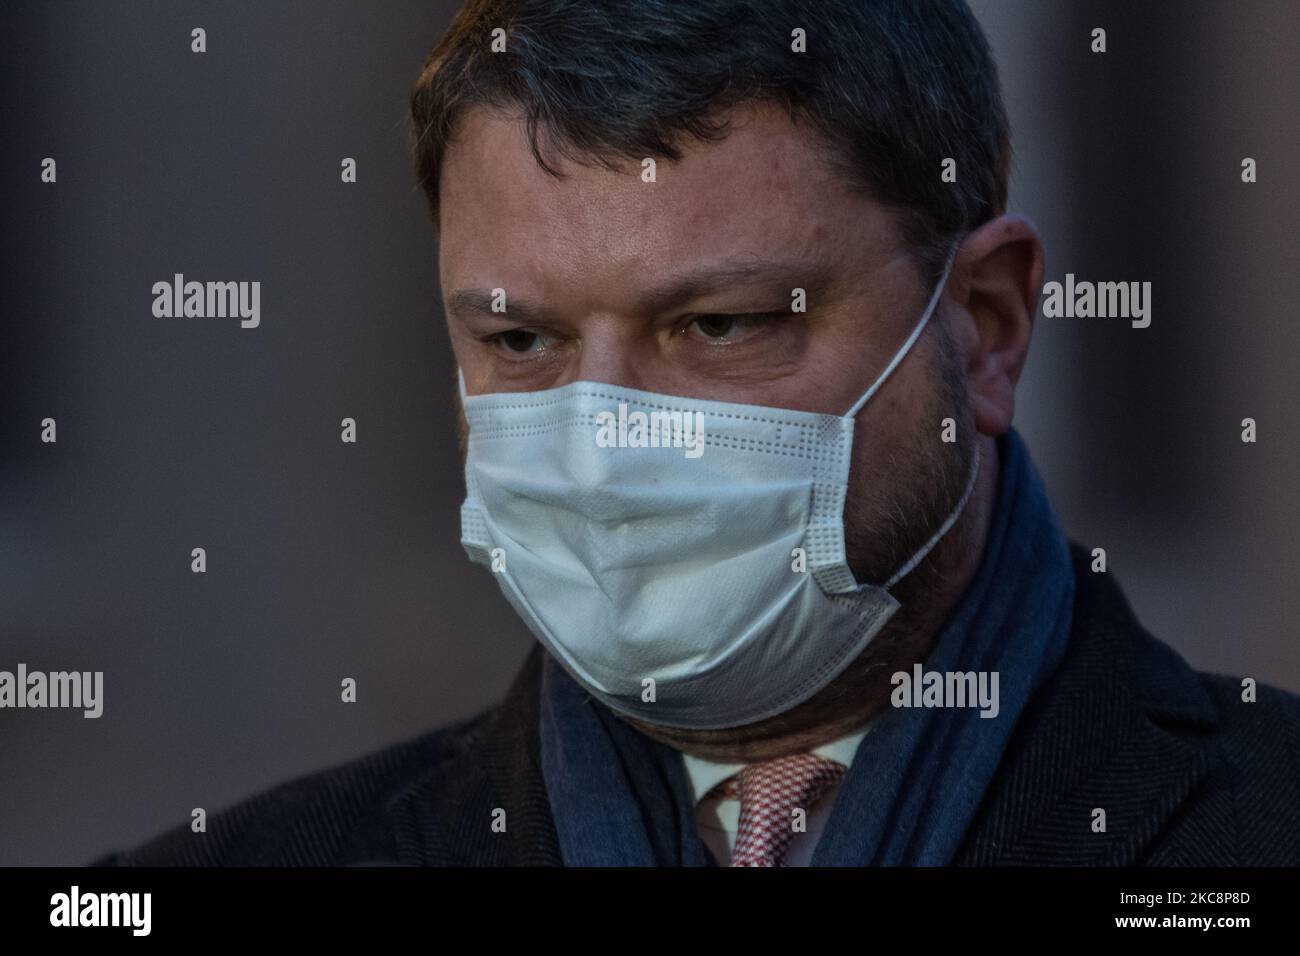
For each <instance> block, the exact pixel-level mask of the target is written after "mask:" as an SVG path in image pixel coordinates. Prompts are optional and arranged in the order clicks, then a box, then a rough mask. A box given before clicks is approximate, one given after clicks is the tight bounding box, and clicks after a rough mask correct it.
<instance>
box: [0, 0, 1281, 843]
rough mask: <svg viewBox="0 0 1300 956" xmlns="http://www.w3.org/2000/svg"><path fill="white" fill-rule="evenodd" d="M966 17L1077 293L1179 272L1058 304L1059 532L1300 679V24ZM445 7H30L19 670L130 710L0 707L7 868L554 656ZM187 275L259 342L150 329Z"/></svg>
mask: <svg viewBox="0 0 1300 956" xmlns="http://www.w3.org/2000/svg"><path fill="white" fill-rule="evenodd" d="M973 5H974V6H975V9H976V12H977V13H978V14H979V15H980V17H981V19H982V20H983V22H984V24H985V27H986V30H987V31H988V34H989V36H990V39H991V41H992V43H993V46H994V48H995V51H996V54H997V57H998V60H999V63H1000V67H1001V71H1002V77H1003V84H1004V89H1005V94H1006V98H1007V102H1008V106H1009V109H1010V112H1011V117H1012V122H1013V127H1014V143H1015V148H1016V156H1017V158H1016V164H1015V170H1014V178H1013V190H1012V196H1013V202H1012V206H1013V208H1015V209H1017V210H1019V211H1021V212H1024V213H1025V214H1027V215H1029V216H1030V217H1031V218H1032V219H1034V220H1035V221H1036V222H1037V224H1038V226H1039V227H1040V229H1041V230H1042V232H1043V235H1044V239H1045V241H1046V245H1047V248H1048V275H1047V278H1048V279H1057V280H1060V279H1063V278H1064V275H1065V273H1066V272H1073V273H1074V274H1075V275H1076V276H1077V277H1078V278H1080V279H1093V280H1125V281H1129V280H1133V281H1150V282H1152V283H1153V292H1152V301H1153V321H1152V324H1151V327H1150V328H1147V329H1141V330H1139V329H1133V328H1131V327H1130V325H1129V323H1128V322H1127V321H1126V320H1116V319H1054V320H1053V319H1044V318H1040V320H1039V325H1038V328H1037V331H1036V333H1035V342H1034V345H1033V349H1032V352H1031V360H1030V364H1029V368H1028V371H1027V375H1026V379H1025V381H1024V382H1023V386H1022V389H1021V393H1020V396H1021V400H1020V405H1019V409H1018V415H1017V424H1018V426H1019V427H1020V429H1021V430H1022V432H1023V434H1024V435H1025V436H1026V438H1027V440H1028V442H1029V446H1030V448H1031V450H1032V452H1033V454H1034V456H1035V458H1036V460H1037V462H1038V464H1039V466H1040V468H1041V469H1042V471H1043V473H1044V476H1045V478H1046V480H1047V483H1048V486H1049V488H1050V490H1051V492H1052V494H1053V496H1054V500H1055V502H1056V505H1057V508H1058V510H1059V511H1060V513H1061V515H1062V518H1063V520H1064V522H1065V524H1066V527H1067V529H1068V530H1069V531H1070V533H1071V534H1072V536H1073V537H1074V538H1076V539H1077V540H1079V541H1081V542H1084V543H1087V544H1089V545H1099V546H1103V547H1105V548H1106V549H1107V552H1108V554H1109V557H1110V567H1111V571H1112V573H1114V574H1115V575H1116V576H1117V577H1118V579H1119V581H1120V583H1121V584H1122V585H1123V586H1124V587H1125V588H1126V589H1127V592H1128V594H1129V597H1130V600H1131V601H1132V603H1133V605H1134V606H1135V609H1136V610H1137V612H1138V614H1139V616H1140V617H1141V618H1142V620H1143V621H1144V623H1145V624H1146V625H1147V627H1148V628H1149V629H1150V630H1152V631H1153V632H1154V633H1155V634H1157V635H1158V636H1160V637H1162V638H1163V639H1165V640H1166V641H1168V642H1170V643H1171V644H1173V645H1174V646H1175V647H1176V648H1178V649H1179V650H1180V651H1181V652H1182V653H1183V654H1184V655H1185V656H1186V657H1187V658H1188V659H1189V660H1190V661H1191V662H1192V663H1193V664H1194V665H1195V666H1197V667H1199V668H1203V669H1207V670H1211V671H1218V672H1225V673H1235V674H1245V675H1250V676H1254V677H1256V678H1258V679H1260V680H1261V681H1265V682H1270V683H1275V684H1279V685H1281V686H1283V687H1287V688H1290V689H1292V690H1300V649H1298V648H1297V644H1296V635H1297V621H1298V619H1300V615H1298V612H1297V596H1296V592H1297V578H1298V576H1297V573H1296V570H1297V564H1298V559H1300V544H1298V543H1297V539H1298V538H1300V533H1298V532H1300V500H1298V498H1297V494H1296V491H1297V488H1300V418H1298V416H1297V414H1296V410H1295V407H1294V402H1295V400H1296V397H1297V394H1298V392H1297V389H1296V387H1295V380H1296V376H1295V369H1296V367H1297V352H1298V351H1300V331H1297V325H1296V309H1295V304H1296V302H1297V300H1298V299H1300V271H1298V270H1297V233H1296V224H1297V222H1300V216H1298V215H1297V213H1298V212H1300V208H1298V206H1300V200H1298V198H1297V191H1296V179H1297V172H1298V170H1297V166H1296V157H1297V155H1300V136H1298V134H1297V129H1298V128H1300V127H1298V126H1297V123H1296V122H1295V117H1296V116H1297V115H1300V84H1296V83H1295V77H1296V76H1297V75H1300V62H1298V61H1300V49H1298V47H1297V44H1296V43H1295V37H1297V36H1300V5H1297V4H1296V3H1278V2H1273V0H1250V2H1236V3H1232V4H1224V3H1215V2H1182V3H1172V2H1154V0H1153V2H1143V3H1136V4H1135V3H1132V2H1129V0H1123V2H1119V0H1117V2H1102V3H1075V2H1069V0H988V2H976V3H974V4H973ZM454 6H455V5H454V4H452V3H447V2H409V0H402V2H395V0H388V2H384V3H373V2H364V3H363V2H361V0H347V2H345V0H328V2H312V3H306V2H294V3H276V4H254V3H223V4H220V5H208V4H196V3H186V2H132V3H124V2H118V3H93V4H92V3H78V4H71V3H48V4H47V3H39V4H37V3H30V4H13V3H7V4H6V5H5V9H4V13H3V15H2V16H3V25H4V34H5V55H4V57H3V64H2V65H0V71H2V72H3V74H4V86H3V101H2V102H3V107H2V108H3V116H2V117H0V118H2V119H3V128H4V130H5V141H6V147H5V148H4V150H3V151H0V163H2V164H3V182H4V185H5V193H6V202H5V206H4V229H3V241H4V258H3V263H4V267H3V276H4V287H3V298H2V299H0V301H3V303H4V305H3V310H4V311H3V317H2V320H0V669H9V670H13V669H14V668H15V667H16V665H17V663H18V662H20V661H21V662H24V663H26V664H27V665H28V667H29V668H31V669H41V670H92V671H93V670H102V671H104V673H105V710H104V715H103V716H102V717H101V718H99V719H98V720H87V719H84V718H83V717H82V716H81V713H80V712H79V711H66V710H44V711H32V710H21V711H19V710H3V711H0V864H7V865H29V864H77V863H82V862H86V861H88V860H89V859H91V858H92V857H94V856H97V855H99V854H100V853H102V852H104V851H107V850H109V849H112V848H117V847H124V846H130V845H134V844H135V843H138V842H139V841H141V840H143V839H145V838H147V837H150V836H152V835H154V834H155V833H157V832H159V831H160V830H162V829H164V828H166V827H170V826H174V825H176V824H179V823H183V822H186V821H187V820H188V815H189V811H190V809H191V808H192V807H196V806H202V807H205V808H207V809H208V810H209V812H215V811H216V810H218V809H220V808H222V807H224V806H227V805H229V804H231V803H233V802H235V801H236V800H238V799H240V798H242V797H244V796H247V795H249V794H251V793H253V792H255V791H258V790H261V789H264V788H266V787H268V786H270V785H272V784H275V783H278V782H280V781H283V780H286V779H289V778H290V777H293V776H297V775H299V774H301V773H305V772H308V771H311V770H315V769H318V768H322V767H325V766H328V765H331V764H335V763H339V762H342V761H345V760H349V759H351V758H354V757H356V756H359V755H361V754H363V753H366V752H368V751H371V750H374V749H376V748H379V747H381V746H383V745H385V744H387V743H391V742H395V741H397V740H399V739H403V738H406V737H410V736H413V735H415V734H418V733H420V732H422V731H424V730H426V729H429V728H431V727H433V726H436V725H438V724H441V723H444V722H447V721H450V720H453V719H457V718H460V717H465V716H469V715H470V714H472V713H474V712H476V711H477V710H479V709H481V708H483V707H485V706H487V705H489V704H490V703H491V702H492V701H493V700H494V699H495V698H496V697H497V696H499V695H500V694H501V693H502V692H503V691H504V689H505V687H506V686H507V683H508V681H509V679H510V677H511V675H512V674H513V672H514V671H515V669H516V668H517V666H518V665H519V663H520V662H521V660H522V658H523V655H524V653H525V652H526V650H527V649H528V647H529V646H530V640H531V638H530V637H529V635H528V634H527V632H526V631H525V630H524V628H523V626H522V624H520V623H519V622H518V621H517V620H516V619H515V618H514V616H513V615H512V613H511V612H510V610H509V608H508V607H507V606H506V604H505V602H504V601H503V600H502V599H501V598H500V596H499V595H498V593H497V590H496V586H495V584H494V583H493V581H492V580H491V579H490V575H489V574H487V573H486V572H485V571H483V570H482V569H481V568H478V567H475V566H471V565H470V564H469V562H468V561H467V560H466V559H465V557H464V554H463V552H462V551H461V548H460V546H459V543H458V536H459V523H458V514H457V511H458V506H459V503H460V500H461V497H462V492H463V488H462V483H461V481H462V479H461V474H460V470H459V466H458V456H457V451H456V444H455V435H454V427H453V425H454V422H453V416H452V412H451V397H452V394H453V389H454V381H453V379H452V366H451V363H450V352H449V349H448V346H447V343H446V338H445V334H444V332H443V329H442V325H441V322H442V319H441V314H440V310H439V305H438V288H437V260H436V246H435V242H434V235H433V231H432V227H431V226H430V225H429V224H428V223H427V221H426V219H425V213H424V204H423V199H422V197H421V195H420V194H419V192H418V191H417V190H416V189H415V188H414V183H413V175H412V173H411V169H410V165H409V162H408V154H407V141H406V138H405V126H404V123H405V117H406V97H407V92H408V89H409V86H410V84H411V82H412V81H413V80H414V78H415V76H416V74H417V72H418V70H419V67H420V65H421V63H422V61H423V58H424V56H425V54H426V53H427V51H428V50H429V48H430V47H431V46H432V45H433V43H434V42H435V40H436V38H437V37H438V36H439V35H440V34H441V32H442V30H443V29H444V28H445V26H446V25H447V23H448V22H449V21H450V18H451V15H452V11H453V9H454ZM195 26H202V27H204V28H205V29H206V30H207V34H208V52H207V53H206V54H204V55H201V56H200V55H195V54H193V53H191V52H190V30H191V29H192V28H193V27H195ZM1094 27H1103V28H1105V29H1106V31H1107V36H1108V52H1107V53H1105V54H1104V55H1095V54H1092V53H1091V52H1089V34H1090V31H1091V29H1092V28H1094ZM46 156H52V157H55V158H56V159H57V160H58V183H57V185H55V186H50V185H45V184H42V183H41V182H40V181H39V169H40V162H41V160H42V159H43V158H44V157H46ZM348 156H350V157H355V158H356V159H357V162H358V174H359V181H358V182H357V183H356V184H355V185H343V184H342V183H340V181H339V169H340V167H339V164H340V161H341V160H342V158H343V157H348ZM1246 156H1250V157H1253V158H1255V159H1256V160H1257V162H1258V164H1259V182H1257V183H1255V184H1253V185H1246V184H1243V183H1242V182H1241V180H1240V163H1241V160H1242V158H1243V157H1246ZM175 272H182V273H185V274H186V276H187V277H191V278H196V279H200V280H207V279H221V280H226V279H236V280H239V279H244V280H253V279H257V280H260V281H261V282H262V315H263V318H262V324H261V327H260V328H258V329H255V330H243V329H240V328H239V327H238V323H237V321H235V320H198V319H196V320H189V321H160V320H158V319H155V318H154V317H153V316H152V314H151V304H152V294H151V293H150V291H149V290H150V287H151V285H152V283H153V282H154V281H157V280H160V279H170V277H171V275H172V274H173V273H175ZM46 416H50V417H53V418H55V419H57V421H58V443H57V445H45V444H42V443H41V442H40V440H39V431H40V421H41V419H42V418H44V417H46ZM345 416H351V417H354V418H355V419H356V420H357V422H358V434H359V443H358V444H356V445H355V446H352V445H344V444H342V443H341V442H340V441H339V421H340V419H342V418H343V417H345ZM1247 416H1250V417H1254V418H1256V419H1257V420H1258V423H1259V441H1258V443H1257V444H1254V445H1247V444H1243V443H1242V442H1241V441H1240V422H1241V419H1242V418H1244V417H1247ZM196 546H202V547H205V548H206V549H207V552H208V572H207V574H206V575H196V574H192V573H191V572H190V569H189V567H190V550H191V549H192V548H194V547H196ZM348 676H350V677H355V678H356V680H357V682H358V687H359V692H358V703H356V704H355V705H352V706H342V705H340V703H339V682H340V680H341V679H342V678H343V677H348Z"/></svg>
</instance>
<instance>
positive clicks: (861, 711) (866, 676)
mask: <svg viewBox="0 0 1300 956" xmlns="http://www.w3.org/2000/svg"><path fill="white" fill-rule="evenodd" d="M979 441H980V442H981V446H980V452H981V457H982V464H981V467H980V473H979V475H978V476H977V478H976V480H975V487H974V488H973V489H972V491H971V496H970V500H969V501H967V503H966V508H965V510H964V511H963V512H962V516H961V518H959V519H958V520H957V522H956V523H955V524H954V525H953V527H952V528H951V530H950V531H949V532H948V534H947V535H946V536H945V537H944V539H943V540H942V541H940V542H939V544H938V545H936V546H935V548H934V550H933V551H931V552H930V554H929V555H928V556H927V557H926V559H925V560H924V561H922V562H921V563H920V564H919V565H918V566H917V567H916V568H915V569H914V570H913V571H912V572H911V574H909V575H908V576H907V577H906V578H904V579H903V580H902V581H900V582H899V584H898V585H897V586H896V587H895V588H894V595H895V597H897V598H898V601H899V603H900V607H899V610H898V611H897V612H896V613H895V614H894V616H893V617H892V618H891V619H890V621H889V623H888V624H886V625H885V627H884V628H883V629H882V630H881V632H880V633H879V634H878V635H876V638H875V640H873V641H872V642H871V644H870V645H869V646H868V647H867V649H866V650H864V651H863V652H862V654H861V655H860V656H859V657H858V658H857V659H856V660H854V661H853V662H852V663H851V664H850V665H849V666H848V667H847V668H845V670H844V671H843V672H842V673H841V674H840V675H839V676H838V677H836V678H835V679H834V680H833V681H831V682H830V683H829V684H828V685H827V686H826V687H824V688H822V689H821V690H820V691H818V692H817V693H816V694H814V695H813V696H812V697H811V698H809V699H808V700H806V701H804V702H803V703H802V704H799V705H797V706H796V707H793V708H791V709H790V710H788V711H786V712H784V713H781V714H777V715H776V716H774V717H769V718H767V719H765V720H761V721H758V722H757V723H753V724H748V725H746V726H743V727H731V728H726V729H723V730H683V729H680V728H675V727H665V726H662V725H659V724H650V723H646V722H644V721H641V720H636V719H634V718H631V717H622V719H623V720H625V721H627V723H629V724H631V725H632V726H633V727H635V728H636V729H637V730H638V731H640V732H641V733H642V734H644V735H645V736H647V737H650V738H651V739H653V740H658V741H660V742H661V743H665V744H667V745H668V746H670V747H673V748H675V749H677V750H681V751H684V752H686V753H688V754H691V755H692V756H696V757H700V758H702V759H705V760H715V761H719V762H722V763H752V762H754V761H759V760H772V759H775V758H777V757H782V756H785V755H787V754H792V753H801V752H804V751H807V750H811V749H813V748H814V747H819V746H821V745H822V744H825V743H829V742H830V741H832V740H836V739H838V738H840V737H843V736H846V735H848V734H851V733H853V732H854V731H857V730H859V729H861V728H862V727H864V726H865V725H866V724H867V723H868V722H869V721H871V720H872V718H874V717H875V716H876V715H877V714H879V713H880V712H881V711H883V710H884V709H885V708H886V707H887V706H888V705H889V697H890V693H891V691H892V690H893V685H892V683H891V680H890V678H891V676H892V675H893V674H894V673H895V672H897V671H899V670H910V669H911V667H912V665H913V664H915V663H916V662H917V661H921V660H924V659H925V657H926V656H927V655H928V654H929V652H930V650H931V648H932V647H933V646H934V643H935V641H936V640H938V637H939V634H940V633H941V632H942V630H943V627H944V625H945V624H946V622H947V621H948V618H949V616H950V615H951V614H952V611H953V609H954V608H955V607H956V606H957V604H958V602H959V601H960V600H961V597H962V595H963V594H964V593H965V592H966V589H967V588H968V587H969V586H970V583H971V581H972V580H973V579H974V577H975V574H976V572H977V571H978V570H979V565H980V559H981V557H982V556H983V553H984V545H985V542H986V541H987V540H988V532H989V525H990V523H991V521H992V517H993V508H994V506H995V504H996V501H997V488H998V477H999V473H1000V471H1001V467H1000V463H999V461H998V453H997V446H996V444H995V440H994V439H993V438H990V437H988V436H983V435H982V436H980V438H979Z"/></svg>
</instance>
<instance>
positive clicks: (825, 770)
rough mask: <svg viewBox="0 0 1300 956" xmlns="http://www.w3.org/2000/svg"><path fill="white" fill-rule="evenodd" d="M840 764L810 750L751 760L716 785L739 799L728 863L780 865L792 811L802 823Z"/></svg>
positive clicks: (838, 774) (839, 775)
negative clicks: (799, 814) (798, 813)
mask: <svg viewBox="0 0 1300 956" xmlns="http://www.w3.org/2000/svg"><path fill="white" fill-rule="evenodd" d="M844 771H845V767H844V764H842V763H839V762H838V761H835V760H830V759H828V758H826V757H819V756H818V755H817V754H813V753H802V754H791V755H790V756H788V757H778V758H777V759H776V760H763V761H760V762H758V763H751V764H749V765H748V766H747V767H745V768H744V769H743V770H741V771H740V772H739V773H737V774H733V775H732V776H731V777H728V778H727V779H726V780H725V781H723V782H722V783H720V784H719V785H718V788H717V789H718V790H719V791H720V792H721V793H722V795H723V796H725V797H730V798H735V799H739V800H740V825H739V827H738V828H737V830H736V845H735V846H734V847H733V848H732V851H731V865H732V866H781V865H782V861H783V860H784V859H785V852H786V849H787V848H788V847H789V846H790V841H791V840H793V839H794V832H795V831H794V821H795V815H794V811H795V809H796V808H798V809H802V810H803V811H804V813H803V819H804V822H805V824H806V823H807V817H808V811H810V810H811V809H812V807H813V805H814V804H816V803H817V801H818V799H819V798H820V797H821V796H822V795H823V794H825V793H826V791H827V790H829V789H830V788H831V787H833V786H835V785H836V784H837V783H839V781H840V779H841V778H842V777H843V776H844Z"/></svg>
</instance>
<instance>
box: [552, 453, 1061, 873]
mask: <svg viewBox="0 0 1300 956" xmlns="http://www.w3.org/2000/svg"><path fill="white" fill-rule="evenodd" d="M998 445H999V453H1000V461H1001V474H1000V478H999V482H998V498H997V505H996V508H995V511H994V514H993V519H992V521H991V523H990V527H989V536H988V541H987V543H986V544H985V549H984V555H983V560H982V562H981V564H980V568H979V571H978V572H977V574H976V576H975V580H974V581H973V582H972V584H971V586H970V588H969V589H968V590H967V592H966V594H965V595H964V596H963V598H962V600H961V603H960V604H959V605H958V607H957V609H956V611H955V612H954V614H953V616H952V617H951V619H950V620H949V622H948V625H947V627H946V628H945V630H944V632H943V634H942V636H941V637H940V638H939V641H938V643H937V644H936V645H935V647H934V649H933V650H932V651H931V653H930V655H929V657H928V658H926V661H925V670H926V671H940V672H946V671H976V672H979V671H984V672H993V671H996V672H997V673H998V675H999V687H998V690H999V698H998V701H999V712H998V716H997V717H996V718H983V717H980V710H979V708H978V707H966V708H957V707H950V708H920V707H909V708H902V707H887V708H886V709H885V710H884V711H883V712H882V713H881V714H880V715H879V716H878V717H877V718H876V720H875V721H874V722H873V723H872V726H871V729H870V730H869V731H868V733H867V734H866V736H865V737H863V738H862V742H861V743H860V744H859V745H858V749H857V752H856V754H855V755H854V758H853V764H852V766H850V768H849V771H848V773H847V774H846V775H845V777H844V780H843V782H842V784H841V785H840V789H839V791H838V792H837V794H836V797H835V803H834V805H833V806H832V809H831V815H830V817H829V819H828V820H827V822H826V827H825V829H824V830H823V832H822V836H821V838H820V840H819V841H818V843H817V846H816V848H815V850H814V852H813V856H812V860H811V863H812V865H813V866H864V865H877V866H897V865H905V866H907V865H916V866H928V865H942V864H947V863H949V862H951V860H952V859H953V857H954V855H955V854H956V852H957V849H958V847H959V846H960V845H961V839H962V836H963V835H964V834H965V832H966V828H967V826H968V825H969V824H970V821H971V819H972V817H973V816H974V814H975V810H976V808H977V807H978V806H979V802H980V799H981V797H982V796H983V795H984V791H985V790H986V789H987V788H988V786H989V783H990V781H991V780H992V779H993V775H994V772H995V770H996V768H997V765H998V761H999V760H1000V759H1001V757H1002V752H1003V750H1004V749H1005V748H1006V744H1007V741H1008V740H1009V739H1010V736H1011V731H1012V728H1013V727H1014V726H1015V723H1016V721H1017V719H1018V718H1019V716H1020V713H1021V711H1022V710H1023V709H1024V707H1025V705H1026V703H1027V702H1028V701H1029V698H1030V696H1031V695H1032V694H1033V692H1034V690H1035V689H1036V688H1037V687H1038V686H1039V684H1040V683H1041V682H1042V681H1043V680H1044V679H1045V678H1046V677H1047V676H1048V675H1049V674H1050V673H1051V672H1052V670H1053V669H1054V668H1055V667H1056V665H1057V663H1058V662H1059V661H1060V659H1061V656H1062V655H1063V653H1064V651H1065V644H1066V641H1067V639H1068V637H1069V631H1070V620H1071V611H1072V608H1073V604H1074V572H1073V568H1072V566H1071V561H1070V553H1069V546H1068V544H1067V542H1066V539H1065V535H1064V534H1063V532H1062V531H1061V528H1060V524H1059V522H1058V521H1057V518H1056V514H1055V512H1054V511H1053V509H1052V506H1051V503H1050V502H1049V501H1048V498H1047V494H1046V491H1045V489H1044V487H1043V483H1042V480H1041V479H1040V478H1039V476H1038V473H1037V471H1036V470H1035V469H1034V466H1033V464H1032V463H1031V462H1030V460H1029V454H1028V452H1027V450H1026V449H1025V447H1024V443H1023V442H1022V441H1021V439H1020V437H1019V435H1018V434H1016V432H1015V431H1014V430H1012V431H1010V432H1008V433H1007V435H1006V436H1004V437H1003V438H1002V439H1001V440H1000V441H999V443H998ZM541 694H542V700H541V737H542V740H541V744H542V773H543V775H544V777H545V780H546V788H547V793H548V795H549V798H550V802H551V810H552V813H553V816H554V819H555V828H556V832H557V834H558V836H559V840H560V850H561V854H562V856H563V857H564V862H565V864H566V865H567V866H710V865H713V860H712V857H711V856H710V855H709V853H708V852H707V850H705V848H704V845H703V844H702V843H701V841H700V839H699V835H698V833H697V832H696V828H695V805H694V803H693V801H692V796H691V789H690V783H689V778H688V776H687V773H686V767H685V765H684V764H683V762H682V758H681V754H680V753H679V752H678V751H676V750H674V749H673V748H671V747H669V746H667V745H665V744H661V743H659V742H657V741H654V740H651V739H650V738H648V737H646V736H644V735H642V734H641V733H639V732H637V731H636V730H634V729H633V728H632V727H630V726H629V725H628V724H626V723H624V722H623V721H622V720H620V719H619V718H618V717H617V716H616V715H615V714H614V712H613V711H611V710H610V709H609V708H607V707H605V706H604V705H602V704H601V703H600V702H599V701H597V700H595V699H594V698H592V697H591V696H590V695H589V694H587V693H586V692H585V691H584V690H583V689H582V687H581V686H580V685H579V684H577V683H576V682H575V681H574V680H573V678H571V677H570V676H569V675H568V674H567V673H565V671H564V669H563V668H562V667H561V666H560V665H559V664H558V663H557V662H556V661H555V660H554V659H553V658H552V657H550V655H547V659H546V662H545V667H544V671H543V677H542V689H541Z"/></svg>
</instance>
